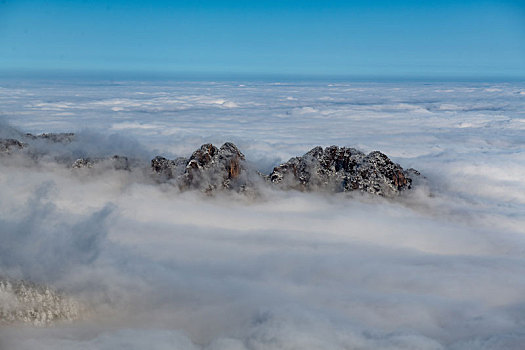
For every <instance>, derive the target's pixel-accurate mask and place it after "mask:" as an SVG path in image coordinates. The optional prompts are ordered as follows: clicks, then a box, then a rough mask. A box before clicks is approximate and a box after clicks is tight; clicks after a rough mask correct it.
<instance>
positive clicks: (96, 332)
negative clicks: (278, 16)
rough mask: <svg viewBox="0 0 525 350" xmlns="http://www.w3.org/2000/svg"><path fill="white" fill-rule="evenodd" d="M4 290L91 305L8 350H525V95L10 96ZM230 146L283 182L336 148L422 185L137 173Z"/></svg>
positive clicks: (51, 91)
mask: <svg viewBox="0 0 525 350" xmlns="http://www.w3.org/2000/svg"><path fill="white" fill-rule="evenodd" d="M1 86H2V88H1V89H0V102H1V103H2V106H3V110H2V113H3V114H4V118H3V120H2V122H1V124H0V137H2V138H8V137H13V138H16V136H17V135H20V134H25V133H26V132H31V133H42V132H75V133H76V135H77V137H76V138H75V140H74V141H73V142H71V143H70V144H65V145H64V144H53V145H51V144H48V143H45V142H40V141H36V142H37V143H35V144H34V146H35V147H37V148H38V149H40V150H41V155H40V156H39V158H38V159H39V160H38V161H35V160H34V158H31V157H28V156H27V155H25V154H20V155H12V156H2V157H0V170H1V171H0V242H1V244H0V276H8V277H10V278H15V279H24V280H30V281H33V282H35V283H40V284H46V285H50V286H52V287H53V288H56V289H57V290H60V291H62V292H64V293H65V294H67V295H69V296H71V297H73V298H75V300H78V301H79V302H80V303H82V305H84V306H85V312H84V314H83V317H82V318H81V319H79V320H77V321H74V322H71V323H61V322H58V323H56V324H54V325H52V326H50V327H45V328H42V327H33V326H30V325H21V324H13V325H5V326H2V328H0V348H1V349H33V348H35V347H37V346H38V347H39V348H41V349H114V348H116V347H122V348H131V349H142V348H145V347H151V348H155V349H174V348H175V349H250V350H251V349H253V350H259V349H319V348H322V349H502V348H505V349H521V348H523V347H524V346H525V332H524V331H523V329H525V328H524V326H525V258H524V252H525V214H524V213H525V177H524V175H523V174H525V152H524V140H525V114H524V113H525V112H524V111H525V108H524V107H525V102H524V100H523V94H525V86H524V85H523V84H521V85H520V84H518V83H516V84H480V83H468V84H467V83H434V84H422V83H418V84H416V83H395V84H394V83H389V84H387V83H384V84H367V83H348V84H343V83H340V84H324V83H302V84H273V83H251V84H250V83H246V82H234V83H233V82H232V83H206V82H201V83H193V84H184V83H167V82H166V83H159V82H156V83H155V84H153V83H151V84H150V83H147V82H143V83H140V84H139V83H136V82H121V83H119V84H106V85H105V84H101V85H100V86H99V85H97V86H96V87H95V86H93V85H92V84H80V83H74V84H73V83H70V82H60V83H57V84H56V85H53V86H52V87H50V88H47V89H42V86H40V85H39V84H38V83H33V84H26V83H24V84H22V83H20V84H19V85H16V84H14V83H12V82H11V83H9V84H7V83H5V84H3V85H1ZM226 141H233V142H235V143H236V144H237V145H238V146H239V148H240V149H241V150H242V151H243V152H244V153H245V154H246V156H247V159H250V161H251V162H252V165H253V166H254V167H255V168H256V169H259V170H261V171H267V170H268V169H271V168H272V167H273V166H276V165H278V164H279V163H280V162H282V161H286V160H287V159H288V158H290V157H292V156H296V155H301V154H303V153H305V152H306V151H308V150H309V149H310V148H311V147H313V146H317V145H321V146H329V145H331V144H337V145H340V146H350V147H357V148H359V149H361V150H363V151H365V152H369V151H372V150H375V149H377V150H380V151H382V152H385V153H386V154H387V155H389V156H390V157H392V159H394V160H395V161H396V162H398V163H399V164H401V165H402V166H403V167H404V168H409V167H414V168H416V169H417V170H419V171H420V172H421V173H422V175H423V178H422V179H421V180H420V181H418V183H416V184H415V186H414V187H413V189H411V190H409V191H406V192H404V193H402V194H401V195H399V196H398V197H395V198H382V197H379V196H373V195H367V194H361V193H354V192H352V193H339V194H327V193H303V192H298V191H278V190H275V189H272V188H266V187H261V189H260V195H258V196H256V197H253V196H246V195H243V194H239V193H227V192H224V193H217V194H215V195H213V196H209V195H205V194H203V193H201V192H199V191H186V192H181V191H180V190H179V189H178V188H177V187H176V186H173V185H171V184H170V183H165V184H158V183H155V182H154V181H152V180H151V179H150V178H149V177H148V175H147V173H145V172H144V171H141V170H137V169H135V170H134V169H132V170H131V171H124V170H115V169H112V168H109V167H99V168H94V169H71V167H70V166H68V164H64V163H60V162H57V161H56V159H64V158H68V159H75V158H76V157H84V156H91V157H105V156H112V155H114V154H119V155H123V156H127V157H129V158H130V159H135V160H136V164H138V165H141V166H146V167H147V166H148V162H149V160H150V159H151V158H152V157H153V156H155V155H158V154H160V155H164V156H169V157H175V156H188V155H189V154H190V153H191V152H192V151H193V150H194V149H195V148H197V147H198V146H200V144H202V143H205V142H213V143H214V144H221V143H222V142H226Z"/></svg>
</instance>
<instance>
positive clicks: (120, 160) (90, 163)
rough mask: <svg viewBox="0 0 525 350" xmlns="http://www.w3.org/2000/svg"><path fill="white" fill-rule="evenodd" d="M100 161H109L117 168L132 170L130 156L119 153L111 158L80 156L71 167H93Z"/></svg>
mask: <svg viewBox="0 0 525 350" xmlns="http://www.w3.org/2000/svg"><path fill="white" fill-rule="evenodd" d="M100 163H109V164H110V165H111V167H112V168H113V169H115V170H130V165H129V163H130V162H129V160H128V157H124V156H119V155H115V156H113V157H109V158H95V159H91V158H79V159H77V160H75V162H74V163H73V165H71V167H72V168H74V169H82V168H93V167H94V166H95V165H96V164H100Z"/></svg>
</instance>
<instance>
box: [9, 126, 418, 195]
mask: <svg viewBox="0 0 525 350" xmlns="http://www.w3.org/2000/svg"><path fill="white" fill-rule="evenodd" d="M40 139H41V140H46V141H49V142H53V143H61V144H64V147H67V144H68V143H70V142H72V141H73V139H74V134H72V133H61V134H41V135H36V136H35V135H31V134H26V135H25V136H23V140H27V141H28V143H24V142H21V141H19V140H16V139H0V154H2V153H3V154H10V153H12V151H14V150H20V149H25V148H28V149H29V151H28V152H29V154H32V155H33V157H34V158H38V157H35V156H34V154H37V153H38V152H37V151H34V150H31V148H32V147H33V148H34V147H37V148H38V144H32V143H31V142H30V140H40ZM24 151H25V150H24ZM31 152H33V153H31ZM55 159H56V161H57V162H58V163H65V164H68V165H71V167H72V168H74V169H84V168H101V169H104V168H112V169H116V170H130V169H131V167H132V165H133V167H136V166H140V165H139V163H138V162H136V161H134V162H133V164H131V162H130V160H128V158H127V157H124V156H118V155H116V156H113V157H105V158H90V157H84V158H78V159H76V160H74V159H75V158H72V159H71V158H69V159H68V158H67V156H66V157H64V156H62V158H58V157H55ZM142 167H143V166H142ZM150 173H152V174H153V177H154V179H155V180H156V181H157V182H171V183H174V184H176V185H177V186H178V187H179V188H180V189H181V190H200V191H203V192H206V193H210V192H213V191H216V190H234V191H237V192H247V191H256V190H255V187H256V184H257V183H259V182H261V183H262V182H266V183H269V184H271V185H273V186H276V187H278V188H281V189H284V190H288V189H294V190H299V191H327V192H350V191H361V192H367V193H371V194H375V195H380V196H386V197H391V196H395V195H397V194H399V193H400V192H401V191H404V190H407V189H410V188H411V185H412V181H413V179H415V178H417V177H418V176H419V175H420V174H419V173H418V172H417V171H416V170H414V169H408V170H404V169H403V168H402V167H401V166H400V165H399V164H396V163H394V162H392V160H390V158H388V157H387V156H386V155H385V154H383V153H381V152H378V151H374V152H371V153H369V154H364V153H363V152H361V151H359V150H357V149H355V148H347V147H337V146H330V147H326V148H324V149H323V148H322V147H315V148H313V149H312V150H310V151H309V152H307V153H306V154H304V155H303V156H300V157H294V158H291V159H290V160H289V161H287V162H286V163H283V164H281V165H279V166H276V167H275V168H274V169H273V171H272V172H271V173H270V174H268V175H263V174H260V173H258V172H257V171H255V170H254V169H253V168H251V167H250V166H249V165H248V163H247V162H246V159H245V156H244V155H243V154H242V152H241V151H240V150H239V149H238V148H237V146H235V145H234V144H233V143H230V142H226V143H225V144H223V145H222V146H221V147H220V148H217V147H215V146H214V145H212V144H209V143H208V144H204V145H202V146H201V147H200V148H199V149H197V150H196V151H195V152H193V154H192V155H191V156H190V157H189V158H183V157H179V158H176V159H174V160H170V159H167V158H164V157H161V156H157V157H155V158H154V159H152V160H151V172H150Z"/></svg>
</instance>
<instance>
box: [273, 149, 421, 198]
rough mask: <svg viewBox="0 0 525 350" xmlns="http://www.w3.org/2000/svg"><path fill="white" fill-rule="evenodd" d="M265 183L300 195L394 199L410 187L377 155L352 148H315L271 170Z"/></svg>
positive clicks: (404, 177)
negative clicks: (369, 195) (315, 193)
mask: <svg viewBox="0 0 525 350" xmlns="http://www.w3.org/2000/svg"><path fill="white" fill-rule="evenodd" d="M416 173H417V172H416ZM410 174H412V173H410ZM414 174H415V173H414ZM269 180H270V182H272V183H273V184H277V185H279V186H281V187H284V188H293V189H297V190H301V191H313V190H327V191H333V192H348V191H355V190H359V191H362V192H368V193H372V194H377V195H381V196H392V195H395V194H397V193H399V192H400V191H403V190H406V189H409V188H410V185H411V183H412V179H411V178H410V177H409V172H408V171H404V170H403V168H401V166H400V165H398V164H395V163H394V162H392V161H391V160H390V159H389V158H388V157H387V156H386V155H385V154H383V153H381V152H378V151H375V152H371V153H370V154H368V155H365V154H364V153H363V152H361V151H358V150H356V149H354V148H346V147H337V146H331V147H327V148H325V149H323V148H322V147H315V148H313V149H312V150H310V151H309V152H307V153H306V154H305V155H303V156H301V157H295V158H292V159H290V160H289V161H288V162H286V163H284V164H281V165H279V166H277V167H275V168H274V169H273V171H272V173H271V174H270V175H269Z"/></svg>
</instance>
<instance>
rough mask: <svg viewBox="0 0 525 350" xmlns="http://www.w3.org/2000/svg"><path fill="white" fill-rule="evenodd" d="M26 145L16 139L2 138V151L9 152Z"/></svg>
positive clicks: (0, 144) (0, 148) (0, 142)
mask: <svg viewBox="0 0 525 350" xmlns="http://www.w3.org/2000/svg"><path fill="white" fill-rule="evenodd" d="M25 146H26V145H25V144H23V143H22V142H20V141H18V140H15V139H0V153H9V152H10V151H13V150H19V149H22V148H24V147H25Z"/></svg>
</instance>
